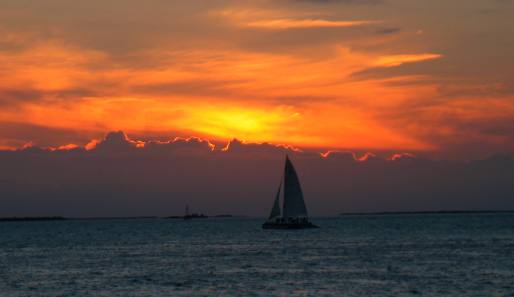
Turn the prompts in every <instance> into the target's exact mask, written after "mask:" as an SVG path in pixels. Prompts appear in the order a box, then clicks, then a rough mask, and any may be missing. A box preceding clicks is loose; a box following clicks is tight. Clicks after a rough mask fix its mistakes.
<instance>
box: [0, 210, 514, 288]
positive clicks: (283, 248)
mask: <svg viewBox="0 0 514 297" xmlns="http://www.w3.org/2000/svg"><path fill="white" fill-rule="evenodd" d="M314 221H315V223H317V224H319V225H320V226H321V227H322V228H321V229H316V230H301V231H279V230H277V231H270V230H262V229H261V227H260V224H261V223H262V220H257V219H236V218H227V219H202V220H190V221H183V220H170V219H134V220H68V221H48V222H2V223H0V296H13V297H14V296H514V214H508V213H506V214H439V215H437V214H436V215H427V214H424V215H385V216H346V217H341V218H332V219H321V218H320V219H314Z"/></svg>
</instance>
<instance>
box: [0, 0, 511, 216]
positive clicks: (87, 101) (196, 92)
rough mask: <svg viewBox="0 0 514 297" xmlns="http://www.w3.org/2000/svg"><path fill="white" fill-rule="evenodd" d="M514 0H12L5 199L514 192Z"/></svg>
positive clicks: (252, 211) (0, 98) (219, 209)
mask: <svg viewBox="0 0 514 297" xmlns="http://www.w3.org/2000/svg"><path fill="white" fill-rule="evenodd" d="M513 15H514V1H512V0H454V1H443V0H433V1H412V0H253V1H243V0H239V1H231V0H209V1H204V0H189V1H171V0H146V1H136V0H102V1H100V0H90V1H69V0H38V1H32V0H1V1H0V216H15V215H17V216H24V215H26V216H38V215H63V216H76V217H93V216H137V215H162V216H165V215H180V214H182V211H183V208H184V205H185V204H187V203H189V204H190V205H191V208H192V210H193V211H202V212H206V213H208V214H223V213H227V212H229V213H233V214H242V215H252V216H265V215H266V214H267V212H268V210H269V207H270V203H271V199H272V198H273V195H274V193H273V192H274V191H275V189H276V187H277V183H278V181H279V180H280V174H281V173H282V169H283V167H282V166H283V162H284V157H285V155H286V154H289V156H290V157H291V159H292V160H293V162H294V164H295V165H296V166H297V169H298V173H299V176H300V180H301V182H302V186H303V187H304V192H305V197H306V201H307V206H308V209H309V211H310V212H311V214H312V215H314V216H318V215H336V214H338V213H340V212H369V211H420V210H507V209H514V200H513V199H512V197H514V187H513V186H512V185H513V184H514V183H513V182H512V181H513V180H514V161H513V158H514V128H513V127H514V17H512V16H513Z"/></svg>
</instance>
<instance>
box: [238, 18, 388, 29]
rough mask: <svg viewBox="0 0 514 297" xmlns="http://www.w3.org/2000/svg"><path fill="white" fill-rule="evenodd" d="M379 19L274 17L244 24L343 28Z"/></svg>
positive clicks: (298, 27)
mask: <svg viewBox="0 0 514 297" xmlns="http://www.w3.org/2000/svg"><path fill="white" fill-rule="evenodd" d="M377 23H379V22H378V21H331V20H324V19H273V20H259V21H253V22H249V23H246V24H244V26H245V27H250V28H260V29H271V30H282V29H300V28H341V27H355V26H363V25H370V24H377Z"/></svg>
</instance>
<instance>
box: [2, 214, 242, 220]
mask: <svg viewBox="0 0 514 297" xmlns="http://www.w3.org/2000/svg"><path fill="white" fill-rule="evenodd" d="M232 217H244V216H234V215H231V214H221V215H215V216H211V218H232ZM165 218H172V219H175V218H177V219H183V218H184V216H168V217H158V216H131V217H84V218H66V217H61V216H51V217H3V218H0V222H24V221H25V222H29V221H62V220H137V219H165Z"/></svg>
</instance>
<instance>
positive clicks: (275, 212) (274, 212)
mask: <svg viewBox="0 0 514 297" xmlns="http://www.w3.org/2000/svg"><path fill="white" fill-rule="evenodd" d="M281 188H282V181H280V184H279V186H278V191H277V196H275V201H274V202H273V207H272V208H271V213H270V215H269V217H268V220H273V219H275V218H277V217H280V202H279V200H280V190H281Z"/></svg>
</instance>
